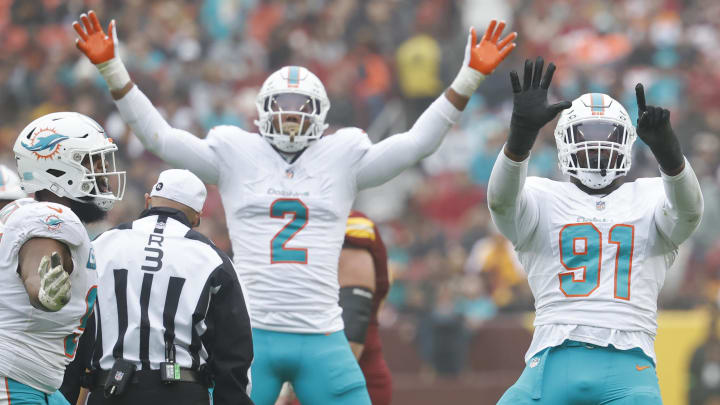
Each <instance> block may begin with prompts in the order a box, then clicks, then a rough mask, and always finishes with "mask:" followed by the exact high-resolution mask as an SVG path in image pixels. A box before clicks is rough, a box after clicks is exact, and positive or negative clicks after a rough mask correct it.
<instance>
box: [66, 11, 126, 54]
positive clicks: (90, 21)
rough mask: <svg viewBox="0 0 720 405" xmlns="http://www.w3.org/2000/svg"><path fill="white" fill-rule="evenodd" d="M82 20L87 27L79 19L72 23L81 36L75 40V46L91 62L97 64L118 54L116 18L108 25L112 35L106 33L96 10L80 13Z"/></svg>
mask: <svg viewBox="0 0 720 405" xmlns="http://www.w3.org/2000/svg"><path fill="white" fill-rule="evenodd" d="M80 20H81V21H82V23H83V25H84V26H85V29H83V27H82V26H80V23H79V22H77V21H75V22H73V24H72V26H73V28H74V29H75V32H77V33H78V35H79V36H80V38H79V39H76V40H75V46H77V47H78V49H80V51H82V53H84V54H85V56H87V57H88V59H90V62H92V63H93V64H95V65H97V64H100V63H104V62H107V61H109V60H111V59H112V58H114V57H115V56H117V55H118V52H117V43H118V41H117V34H116V33H115V20H112V21H110V24H109V25H108V33H109V34H110V35H111V36H108V35H106V34H105V32H104V31H103V29H102V27H101V26H100V20H98V17H97V14H95V12H94V11H92V10H90V11H89V12H88V14H87V15H85V14H82V15H80Z"/></svg>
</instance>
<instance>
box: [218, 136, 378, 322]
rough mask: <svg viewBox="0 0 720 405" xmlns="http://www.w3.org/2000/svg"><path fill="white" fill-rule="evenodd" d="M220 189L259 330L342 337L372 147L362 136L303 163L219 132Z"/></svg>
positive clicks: (324, 145) (333, 143) (330, 139)
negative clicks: (361, 168) (353, 218)
mask: <svg viewBox="0 0 720 405" xmlns="http://www.w3.org/2000/svg"><path fill="white" fill-rule="evenodd" d="M207 141H208V142H209V143H210V146H211V147H212V148H213V150H214V151H215V153H216V155H217V156H218V165H219V166H220V170H219V173H220V178H219V179H218V188H219V190H220V194H221V195H222V201H223V205H224V207H225V216H226V218H227V221H228V228H229V230H230V239H231V240H232V247H233V260H234V263H235V268H236V269H237V271H238V276H239V278H240V280H241V284H242V285H243V286H244V287H245V289H246V291H247V295H248V302H249V305H248V307H249V309H250V313H251V323H252V325H253V327H256V328H260V329H267V330H275V331H281V332H296V333H328V332H336V331H338V330H342V328H343V323H342V318H341V313H342V310H341V308H340V306H339V305H338V291H339V286H338V279H337V265H338V257H339V254H340V249H341V248H342V242H343V238H344V235H345V223H346V221H347V217H348V214H349V213H350V208H351V206H352V203H353V200H354V199H355V195H356V193H357V185H356V184H355V179H356V173H355V171H356V170H357V165H356V164H355V163H356V162H357V161H358V160H359V159H360V158H361V157H362V156H363V154H364V153H365V152H366V151H367V149H368V148H369V147H370V146H371V142H370V140H369V139H368V137H367V135H366V134H365V133H364V132H363V131H361V130H359V129H356V128H346V129H342V130H340V131H338V132H336V133H335V134H332V135H328V136H324V137H323V138H321V139H319V140H318V141H316V143H315V144H313V145H312V146H310V147H309V148H308V149H307V150H305V152H303V153H302V155H300V157H299V158H298V159H297V160H296V161H295V162H294V163H288V162H286V161H285V160H284V159H283V158H282V157H281V156H280V155H279V154H278V152H276V151H275V150H274V149H273V148H272V146H270V144H269V143H268V142H267V141H266V140H265V139H263V138H262V137H261V136H260V135H258V134H253V133H249V132H246V131H243V130H241V129H240V128H237V127H231V126H222V127H216V128H215V129H213V130H212V131H211V132H210V133H209V134H208V137H207Z"/></svg>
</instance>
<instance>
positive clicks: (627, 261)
mask: <svg viewBox="0 0 720 405" xmlns="http://www.w3.org/2000/svg"><path fill="white" fill-rule="evenodd" d="M602 242H603V237H602V232H600V231H599V230H598V229H597V228H596V227H595V225H593V224H591V223H589V222H585V223H580V224H570V225H565V226H564V227H563V228H562V229H561V230H560V241H559V248H560V262H561V263H562V265H563V267H565V269H567V270H577V269H582V278H581V279H580V280H576V279H575V277H574V273H575V271H568V272H562V273H560V274H559V275H558V277H559V278H560V290H561V291H562V292H563V294H565V296H566V297H587V296H589V295H590V294H592V293H593V291H595V290H596V289H597V288H598V287H599V286H600V270H601V267H602ZM634 242H635V228H634V227H633V226H632V225H622V224H618V225H613V227H612V228H610V231H609V232H608V243H610V244H613V245H616V247H617V252H616V253H615V289H614V291H615V293H614V298H617V299H621V300H626V301H627V300H630V272H631V271H632V256H633V249H634V247H635V243H634Z"/></svg>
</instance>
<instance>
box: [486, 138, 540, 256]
mask: <svg viewBox="0 0 720 405" xmlns="http://www.w3.org/2000/svg"><path fill="white" fill-rule="evenodd" d="M529 160H530V157H528V158H527V159H525V160H524V161H522V162H515V161H513V160H511V159H510V158H508V157H507V156H505V152H503V150H501V151H500V155H499V156H498V158H497V160H495V165H494V166H493V169H492V173H491V174H490V182H489V184H488V191H487V199H488V206H489V208H490V216H491V217H492V219H493V222H494V223H495V225H496V226H497V227H498V229H499V230H500V232H501V233H502V234H503V235H505V237H506V238H508V239H509V240H510V242H512V244H513V245H514V246H515V247H516V248H518V247H519V246H521V245H522V244H523V243H524V242H525V241H526V240H527V239H528V237H529V236H530V235H531V234H532V233H533V231H534V230H535V228H536V226H537V224H538V221H539V218H540V216H539V207H538V204H537V202H536V201H535V199H534V198H533V196H532V194H531V193H529V192H527V190H526V189H525V188H524V186H525V178H526V177H527V171H528V161H529Z"/></svg>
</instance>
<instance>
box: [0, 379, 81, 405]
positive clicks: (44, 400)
mask: <svg viewBox="0 0 720 405" xmlns="http://www.w3.org/2000/svg"><path fill="white" fill-rule="evenodd" d="M5 404H12V405H70V403H69V402H68V401H67V400H66V399H65V397H64V396H63V395H62V394H61V393H60V391H55V392H54V393H52V394H46V393H44V392H42V391H40V390H36V389H35V388H32V387H30V386H28V385H25V384H23V383H20V382H17V381H15V380H13V379H12V378H8V377H2V378H0V405H5Z"/></svg>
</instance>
